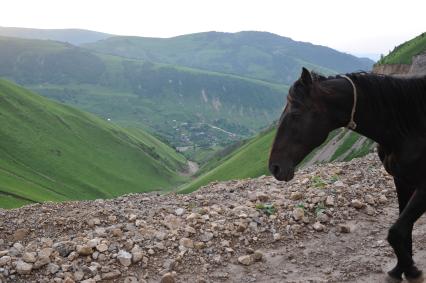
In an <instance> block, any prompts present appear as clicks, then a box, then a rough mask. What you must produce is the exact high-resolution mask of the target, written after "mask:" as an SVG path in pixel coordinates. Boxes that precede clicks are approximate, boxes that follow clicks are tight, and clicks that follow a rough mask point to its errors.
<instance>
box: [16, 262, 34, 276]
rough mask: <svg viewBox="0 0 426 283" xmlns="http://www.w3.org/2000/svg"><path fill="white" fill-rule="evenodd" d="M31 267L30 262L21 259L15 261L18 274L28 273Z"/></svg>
mask: <svg viewBox="0 0 426 283" xmlns="http://www.w3.org/2000/svg"><path fill="white" fill-rule="evenodd" d="M32 269H33V265H32V264H29V263H26V262H24V261H22V260H20V261H18V262H17V263H16V272H18V273H19V274H30V272H31V270H32Z"/></svg>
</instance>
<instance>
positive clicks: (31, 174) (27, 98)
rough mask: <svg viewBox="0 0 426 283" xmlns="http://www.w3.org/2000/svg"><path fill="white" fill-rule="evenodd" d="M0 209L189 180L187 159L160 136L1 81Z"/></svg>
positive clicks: (122, 192) (157, 188)
mask: <svg viewBox="0 0 426 283" xmlns="http://www.w3.org/2000/svg"><path fill="white" fill-rule="evenodd" d="M0 120H1V127H0V136H1V139H0V207H16V206H20V205H22V204H26V203H32V202H41V201H46V200H51V201H64V200H70V199H95V198H108V197H113V196H117V195H121V194H124V193H129V192H143V191H149V190H164V189H168V188H170V187H171V186H173V185H175V184H177V183H179V182H183V181H184V178H183V177H181V176H179V174H178V173H177V171H179V170H183V169H184V168H185V166H186V164H185V159H184V158H183V157H182V156H180V155H178V154H177V153H175V152H173V150H171V149H170V148H168V147H167V146H166V145H165V144H163V143H161V142H160V141H158V140H157V139H155V138H154V137H150V136H149V135H148V134H146V133H143V132H140V130H139V131H138V132H137V133H133V132H129V131H127V130H124V129H122V128H120V127H118V126H115V125H113V124H112V123H109V122H107V121H104V120H102V119H99V118H97V117H95V116H93V115H91V114H88V113H84V112H82V111H79V110H76V109H73V108H71V107H68V106H65V105H62V104H59V103H56V102H53V101H50V100H48V99H46V98H43V97H41V96H38V95H36V94H34V93H31V92H30V91H28V90H26V89H24V88H22V87H19V86H17V85H15V84H12V83H10V82H8V81H5V80H0Z"/></svg>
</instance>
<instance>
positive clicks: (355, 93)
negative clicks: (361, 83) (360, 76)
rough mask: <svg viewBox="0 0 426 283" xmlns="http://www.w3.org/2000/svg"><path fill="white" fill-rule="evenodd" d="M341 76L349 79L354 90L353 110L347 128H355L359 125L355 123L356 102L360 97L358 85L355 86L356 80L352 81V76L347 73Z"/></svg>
mask: <svg viewBox="0 0 426 283" xmlns="http://www.w3.org/2000/svg"><path fill="white" fill-rule="evenodd" d="M340 76H341V77H342V78H345V79H347V80H348V81H349V82H350V83H351V85H352V88H353V90H354V104H353V106H352V111H351V120H350V121H349V123H348V124H347V125H346V128H348V129H351V130H355V129H356V126H357V125H356V123H355V120H354V117H355V110H356V102H357V98H358V95H357V91H356V86H355V84H354V82H353V81H352V79H351V78H350V77H348V76H346V75H340Z"/></svg>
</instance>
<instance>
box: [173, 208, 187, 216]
mask: <svg viewBox="0 0 426 283" xmlns="http://www.w3.org/2000/svg"><path fill="white" fill-rule="evenodd" d="M184 213H185V209H184V208H180V207H179V208H177V209H176V210H175V214H176V215H177V216H181V215H182V214H184Z"/></svg>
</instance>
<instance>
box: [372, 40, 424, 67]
mask: <svg viewBox="0 0 426 283" xmlns="http://www.w3.org/2000/svg"><path fill="white" fill-rule="evenodd" d="M425 51H426V32H424V33H422V34H420V35H419V36H417V37H415V38H413V39H411V40H409V41H406V42H404V43H402V44H401V45H399V46H397V47H395V48H394V50H392V51H391V52H390V53H389V54H388V55H386V56H385V57H383V58H382V59H380V61H379V62H378V65H385V64H411V62H412V58H413V56H415V55H418V54H420V53H422V52H425Z"/></svg>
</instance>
